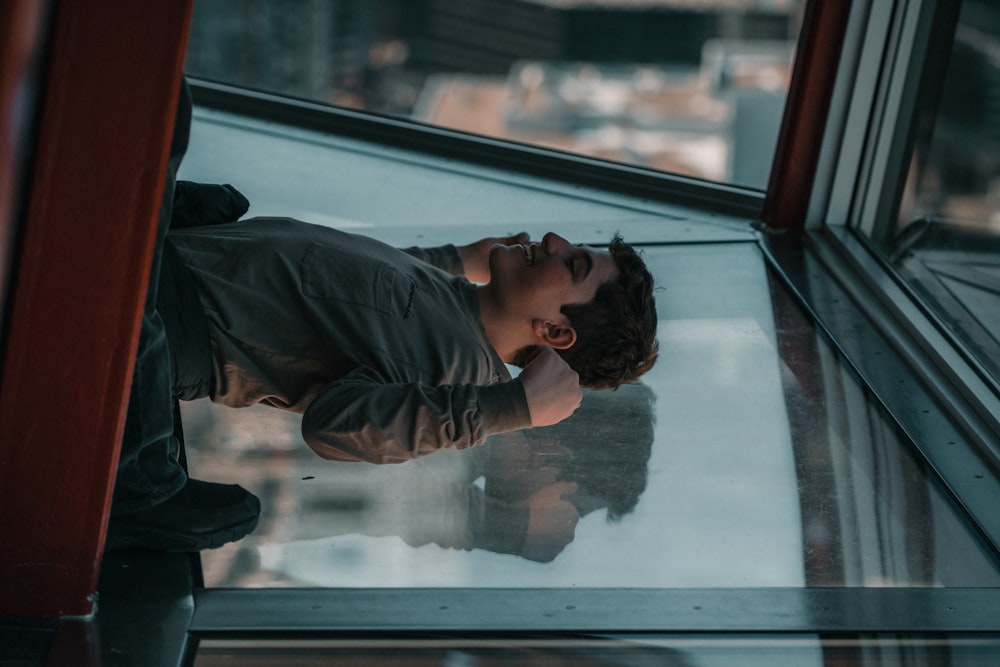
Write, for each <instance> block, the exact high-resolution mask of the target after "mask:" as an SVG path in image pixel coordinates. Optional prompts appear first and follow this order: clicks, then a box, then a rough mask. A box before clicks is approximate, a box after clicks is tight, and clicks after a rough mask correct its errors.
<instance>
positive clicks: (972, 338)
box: [885, 0, 1000, 382]
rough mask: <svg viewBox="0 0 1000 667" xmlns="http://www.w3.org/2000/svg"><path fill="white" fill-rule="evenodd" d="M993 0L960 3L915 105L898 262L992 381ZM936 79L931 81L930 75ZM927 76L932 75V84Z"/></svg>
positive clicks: (997, 296) (997, 294) (996, 43)
mask: <svg viewBox="0 0 1000 667" xmlns="http://www.w3.org/2000/svg"><path fill="white" fill-rule="evenodd" d="M998 51H1000V6H998V5H997V4H996V3H995V2H992V1H991V0H965V1H964V2H963V3H962V9H961V13H960V15H959V19H958V26H957V29H956V31H955V40H954V44H953V45H952V46H951V53H950V54H949V53H948V52H947V51H945V50H944V49H938V50H937V51H936V53H937V54H938V56H939V57H940V58H946V57H947V61H946V62H947V63H948V68H947V70H946V71H945V73H944V81H943V83H941V94H940V96H939V97H935V98H934V99H933V101H932V103H931V104H929V105H927V107H926V108H921V109H919V110H918V114H919V116H918V127H919V128H920V129H919V131H918V132H917V137H916V145H915V148H914V152H913V155H912V158H911V160H910V163H909V172H908V174H909V178H908V180H907V184H906V189H905V192H904V195H903V200H902V205H901V207H900V214H899V220H898V228H897V229H896V230H895V233H894V234H893V235H892V237H891V238H889V239H888V240H887V241H886V244H885V245H886V250H887V252H888V253H889V254H890V255H891V257H892V258H893V260H894V262H895V264H896V266H897V267H898V268H899V270H900V272H901V273H902V274H903V275H904V276H905V277H906V278H907V280H908V281H909V282H910V284H911V285H912V286H913V287H914V288H915V289H916V290H917V291H918V292H919V293H920V294H921V296H922V297H924V299H925V300H926V301H927V302H928V303H929V304H930V305H931V307H932V308H933V309H934V310H935V311H936V312H937V314H938V315H939V316H940V317H941V318H942V320H943V321H944V323H945V325H946V326H948V327H949V328H950V329H951V330H952V331H953V332H954V333H955V334H956V335H957V336H958V337H959V338H960V339H961V340H962V341H963V342H964V343H965V344H966V345H968V346H969V348H970V349H971V350H972V351H973V353H974V354H975V355H977V357H978V359H979V361H980V362H982V363H983V364H984V366H985V367H986V368H987V369H988V370H989V372H991V373H992V374H993V377H994V379H996V380H997V381H998V382H1000V337H998V333H997V332H998V331H1000V125H998V118H1000V115H998V109H997V100H998V99H1000V62H998V59H997V53H998ZM935 83H937V82H935ZM935 83H932V85H935Z"/></svg>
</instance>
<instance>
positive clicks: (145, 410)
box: [107, 86, 260, 551]
mask: <svg viewBox="0 0 1000 667" xmlns="http://www.w3.org/2000/svg"><path fill="white" fill-rule="evenodd" d="M190 128H191V98H190V95H189V93H188V90H187V86H184V88H183V89H182V91H181V98H180V104H179V107H178V112H177V122H176V127H175V129H174V138H173V141H172V144H171V148H170V162H169V166H168V169H167V178H166V183H165V186H164V197H163V203H162V205H161V209H160V221H159V228H158V233H157V240H156V248H155V253H154V256H153V265H152V268H151V273H150V286H149V291H148V293H147V297H146V307H145V311H144V313H143V318H142V327H141V330H140V336H139V350H138V353H137V355H136V363H135V370H134V375H133V380H132V393H131V396H130V398H129V405H128V412H127V415H126V420H125V433H124V437H123V441H122V450H121V457H120V460H119V466H118V473H117V477H116V481H115V492H114V498H113V503H112V508H111V522H110V525H109V527H108V540H107V548H109V549H115V548H121V547H126V546H139V547H146V548H150V549H157V550H165V551H191V550H199V549H205V548H211V547H217V546H221V545H222V544H225V543H226V542H231V541H233V540H238V539H240V538H242V537H243V536H245V535H246V534H247V533H249V532H250V531H252V530H253V529H254V527H255V526H256V524H257V517H258V515H259V514H260V501H258V500H257V498H256V497H255V496H253V495H252V494H250V493H248V492H247V491H245V490H244V489H242V488H240V487H239V486H235V485H223V484H213V483H208V482H201V481H199V480H193V479H189V478H188V476H187V472H186V471H185V470H184V467H183V466H182V465H181V463H180V461H179V453H180V452H179V450H180V442H179V440H178V436H179V434H180V429H179V425H175V423H174V412H175V405H176V400H175V399H174V395H173V382H172V378H171V372H170V348H169V345H168V341H167V336H166V332H165V329H164V326H163V322H162V319H161V317H160V313H159V312H158V311H157V309H156V301H157V294H158V289H159V281H160V274H161V264H162V254H163V247H164V241H165V239H166V234H167V231H168V230H169V227H170V220H171V217H172V214H173V197H174V187H175V183H176V175H177V169H178V168H179V167H180V162H181V158H182V157H183V155H184V152H185V150H186V149H187V141H188V135H189V133H190ZM175 426H177V428H176V429H175Z"/></svg>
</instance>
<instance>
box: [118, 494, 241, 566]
mask: <svg viewBox="0 0 1000 667" xmlns="http://www.w3.org/2000/svg"><path fill="white" fill-rule="evenodd" d="M259 516H260V500H258V499H257V496H255V495H253V494H252V493H250V492H249V491H247V490H246V489H244V488H242V487H240V486H237V485H235V484H215V483H212V482H202V481H199V480H197V479H189V480H188V481H187V484H185V485H184V487H183V488H182V489H181V490H180V491H178V492H177V493H176V494H175V495H173V496H171V497H170V498H168V499H167V500H165V501H163V502H162V503H160V504H159V505H154V506H153V507H150V508H149V509H144V510H140V511H138V512H132V513H131V514H125V515H122V516H117V517H112V519H111V522H110V524H109V525H108V539H107V543H106V545H105V550H107V551H111V550H114V549H123V548H125V547H141V548H144V549H152V550H154V551H180V552H183V551H201V550H202V549H215V548H217V547H221V546H222V545H223V544H226V543H228V542H235V541H236V540H239V539H242V538H243V537H245V536H246V535H248V534H250V532H252V531H253V529H254V528H256V527H257V518H258V517H259Z"/></svg>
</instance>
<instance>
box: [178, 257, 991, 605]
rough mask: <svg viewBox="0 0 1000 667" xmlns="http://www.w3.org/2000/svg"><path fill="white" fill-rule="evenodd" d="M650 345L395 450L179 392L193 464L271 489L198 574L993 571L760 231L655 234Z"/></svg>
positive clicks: (978, 579) (597, 579) (691, 581)
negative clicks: (732, 237)
mask: <svg viewBox="0 0 1000 667" xmlns="http://www.w3.org/2000/svg"><path fill="white" fill-rule="evenodd" d="M645 257H646V260H647V263H648V264H649V266H650V269H651V270H652V271H653V273H654V275H655V276H656V278H657V281H658V285H659V290H658V293H657V299H658V304H659V312H660V314H661V318H662V319H661V321H660V324H659V338H660V343H661V349H662V353H661V355H662V356H661V359H660V361H659V363H658V364H657V366H656V367H655V368H654V369H653V370H652V371H651V372H650V373H649V374H648V375H647V376H645V378H644V381H643V382H642V383H641V384H639V385H635V386H629V387H624V388H622V389H620V390H619V391H617V392H598V393H589V394H587V396H586V397H585V400H584V403H583V405H582V406H581V408H580V410H579V411H578V412H577V413H576V414H575V415H574V416H573V417H572V418H570V419H569V420H567V421H565V422H563V423H562V424H559V425H556V426H554V427H549V428H546V429H538V430H536V431H534V432H525V433H513V434H507V435H503V436H498V437H495V438H493V439H492V440H491V441H490V442H489V443H488V444H486V445H484V446H481V447H476V448H472V449H469V450H464V451H442V452H439V453H436V454H433V455H430V456H427V457H424V458H421V459H418V460H415V461H411V462H408V463H405V464H401V465H388V466H376V465H370V464H361V463H335V462H330V461H324V460H321V459H319V458H318V457H317V456H316V455H314V454H313V453H312V452H311V450H309V449H308V447H307V446H306V445H305V444H304V443H303V442H302V441H301V438H300V436H299V435H298V417H297V416H296V415H292V414H288V413H284V412H281V411H278V410H275V409H271V408H261V409H252V410H250V409H244V410H232V409H226V408H219V409H216V408H214V407H212V406H211V404H209V403H207V402H195V403H192V404H187V405H185V406H184V424H185V431H186V435H187V438H188V449H189V454H190V461H191V468H192V471H193V473H194V474H195V476H198V477H201V478H204V479H212V480H214V481H223V480H231V481H237V482H239V483H241V484H243V485H245V486H246V487H248V488H249V489H251V490H253V491H254V492H255V493H257V494H258V495H259V496H260V497H261V499H262V501H263V504H264V511H263V515H262V520H261V525H260V526H259V528H258V529H257V531H256V532H255V533H254V534H252V535H251V536H249V537H248V538H246V539H244V540H242V541H241V542H238V543H236V544H232V545H229V546H227V547H224V548H222V549H219V550H215V551H210V552H205V553H204V554H203V563H204V568H205V578H206V584H207V585H208V586H334V587H383V586H390V587H410V586H413V587H426V586H429V587H435V586H444V587H452V586H458V587H483V586H485V587H490V586H500V587H522V586H524V587H539V586H541V587H545V586H555V587H563V586H565V587H687V586H698V587H744V586H746V587H761V586H793V587H797V586H806V585H829V586H911V585H921V586H939V585H941V586H992V585H997V584H998V583H1000V576H998V570H997V563H996V559H995V558H994V557H993V555H992V554H990V553H988V552H987V551H986V550H985V549H984V548H983V547H982V545H981V543H980V542H979V540H978V539H977V537H976V536H975V534H974V532H973V531H972V530H971V529H970V528H969V526H968V524H967V522H966V521H965V519H964V518H963V516H962V515H961V513H960V512H958V511H957V510H956V508H955V507H954V505H953V504H952V502H951V501H950V500H949V497H948V495H947V494H945V493H944V492H943V491H942V489H941V487H940V486H939V484H938V483H937V482H936V480H935V478H934V477H933V475H932V474H931V473H930V472H929V471H928V470H927V469H926V467H925V466H924V465H922V464H921V463H920V462H919V461H917V460H916V459H914V457H913V456H912V455H911V447H910V444H909V443H908V442H907V440H906V438H905V436H904V435H903V434H902V433H900V432H899V430H898V429H897V428H896V427H895V425H894V424H893V423H892V422H890V421H889V420H888V419H887V418H886V417H885V415H883V414H882V413H881V412H880V411H879V409H878V408H877V407H876V406H875V405H874V404H873V402H872V401H871V400H870V397H869V396H867V395H866V394H865V392H864V390H863V389H862V388H861V386H860V385H859V384H858V383H857V381H856V380H855V378H854V376H853V374H852V372H851V371H850V370H849V369H847V368H845V367H843V366H842V365H841V363H840V360H839V358H838V356H837V355H836V354H835V353H834V351H833V350H832V349H830V348H829V347H828V345H827V344H826V342H825V340H824V339H823V338H822V337H821V336H820V335H818V334H817V332H816V331H815V330H814V329H813V327H812V326H811V324H810V323H809V322H808V321H807V320H806V319H805V318H804V317H803V316H802V314H801V312H800V311H799V310H798V309H797V306H795V304H794V303H793V302H792V301H791V299H790V298H789V296H788V295H787V294H786V293H785V292H784V291H783V290H782V288H781V287H780V286H778V285H776V284H773V283H772V281H771V279H770V278H769V276H768V274H767V272H766V270H765V265H764V261H763V258H762V256H761V254H760V251H759V249H758V247H757V245H756V244H754V243H712V244H679V245H666V246H656V247H647V248H646V249H645Z"/></svg>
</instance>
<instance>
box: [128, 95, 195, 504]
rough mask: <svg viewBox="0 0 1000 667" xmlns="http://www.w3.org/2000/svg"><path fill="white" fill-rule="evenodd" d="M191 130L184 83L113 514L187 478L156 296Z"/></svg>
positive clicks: (150, 500)
mask: <svg viewBox="0 0 1000 667" xmlns="http://www.w3.org/2000/svg"><path fill="white" fill-rule="evenodd" d="M190 130H191V97H190V93H189V92H188V89H187V86H186V85H184V86H183V87H182V90H181V95H180V102H179V104H178V109H177V121H176V125H175V127H174V136H173V140H172V142H171V145H170V162H169V165H168V168H167V178H166V181H165V183H164V188H163V202H162V204H161V207H160V218H159V225H158V229H157V236H156V246H155V250H154V255H153V263H152V268H151V272H150V280H149V291H148V293H147V296H146V306H145V310H144V312H143V317H142V328H141V330H140V335H139V349H138V353H137V355H136V361H135V370H134V375H133V378H132V393H131V396H130V397H129V404H128V412H127V416H126V419H125V433H124V437H123V440H122V449H121V457H120V460H119V464H118V474H117V478H116V481H115V491H114V498H113V502H112V507H111V514H112V516H115V515H120V514H126V513H129V512H135V511H138V510H142V509H146V508H148V507H152V506H153V505H156V504H158V503H160V502H162V501H164V500H166V499H167V498H169V497H171V496H172V495H174V494H175V493H177V492H178V491H179V490H180V489H181V488H182V487H183V486H184V484H185V483H186V481H187V473H186V472H185V470H184V467H183V466H182V465H181V462H180V461H179V453H180V452H179V450H180V442H179V439H178V435H179V424H177V423H175V413H176V406H177V402H176V399H175V398H174V390H173V386H174V382H173V377H172V371H171V357H170V347H169V344H168V341H167V332H166V329H165V327H164V321H163V317H162V316H161V313H160V311H159V309H158V308H157V300H158V296H159V290H160V278H161V271H162V265H163V251H164V245H165V243H166V236H167V231H168V230H169V228H170V220H171V217H172V215H173V201H174V187H175V184H176V178H177V170H178V168H179V167H180V163H181V158H182V157H183V156H184V152H185V151H186V150H187V145H188V135H189V134H190Z"/></svg>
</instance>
